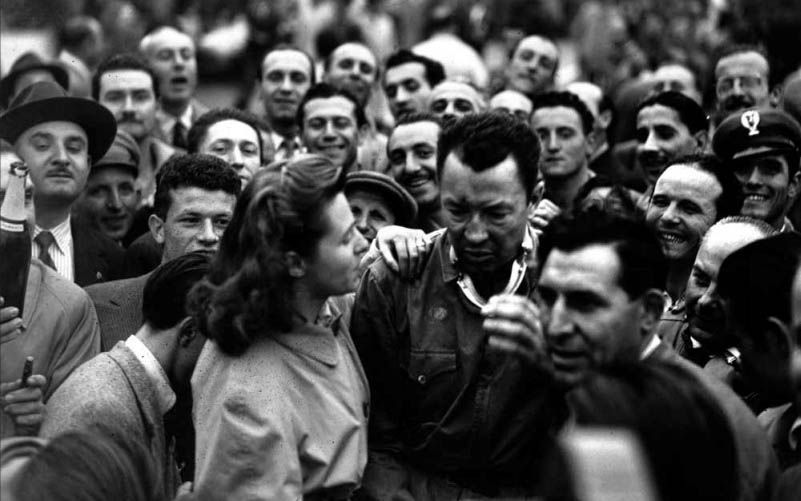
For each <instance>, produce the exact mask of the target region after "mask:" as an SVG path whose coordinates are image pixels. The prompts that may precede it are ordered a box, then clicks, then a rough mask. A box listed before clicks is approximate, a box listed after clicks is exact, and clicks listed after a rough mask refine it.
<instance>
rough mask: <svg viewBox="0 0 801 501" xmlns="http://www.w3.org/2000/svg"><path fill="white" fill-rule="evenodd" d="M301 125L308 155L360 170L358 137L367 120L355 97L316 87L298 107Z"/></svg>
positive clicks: (329, 86)
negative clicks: (326, 158)
mask: <svg viewBox="0 0 801 501" xmlns="http://www.w3.org/2000/svg"><path fill="white" fill-rule="evenodd" d="M298 124H299V125H300V129H301V139H302V141H303V146H304V147H305V148H306V150H307V151H308V152H309V153H319V154H321V155H324V156H326V157H328V158H329V159H330V160H331V161H332V162H333V163H334V165H336V166H338V167H342V168H344V169H345V170H346V171H348V172H352V171H356V170H359V166H358V164H357V153H358V148H359V138H360V136H361V134H362V133H363V132H366V131H365V129H366V127H367V118H366V117H365V116H364V109H362V107H361V106H360V105H359V103H358V102H357V101H356V98H355V97H354V96H353V95H352V94H350V93H349V92H348V91H346V90H340V89H337V88H336V87H333V86H332V85H329V84H327V83H320V84H317V85H315V86H313V87H312V88H310V89H309V91H308V92H307V93H306V95H305V96H304V98H303V100H302V101H301V103H300V106H299V107H298Z"/></svg>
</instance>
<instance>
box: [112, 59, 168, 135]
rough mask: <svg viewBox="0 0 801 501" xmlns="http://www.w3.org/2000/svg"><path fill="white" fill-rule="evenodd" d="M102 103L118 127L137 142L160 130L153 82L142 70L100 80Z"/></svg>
mask: <svg viewBox="0 0 801 501" xmlns="http://www.w3.org/2000/svg"><path fill="white" fill-rule="evenodd" d="M99 85H100V89H99V93H98V102H100V104H102V105H103V106H105V107H106V108H108V110H109V111H110V112H111V113H112V114H113V115H114V119H115V120H116V121H117V126H119V128H120V129H122V130H124V131H125V132H127V133H128V134H130V135H131V136H133V138H134V139H136V141H137V142H141V141H142V140H143V139H144V138H145V137H147V136H148V135H149V134H150V133H151V132H152V131H153V128H154V127H155V126H156V95H155V93H154V92H153V85H154V84H153V79H152V78H151V77H150V75H148V74H147V73H146V72H144V71H141V70H115V71H109V72H106V73H104V74H103V75H102V76H101V77H100V83H99Z"/></svg>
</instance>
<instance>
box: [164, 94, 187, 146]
mask: <svg viewBox="0 0 801 501" xmlns="http://www.w3.org/2000/svg"><path fill="white" fill-rule="evenodd" d="M156 117H157V118H158V124H159V127H160V128H161V132H162V134H163V136H162V137H164V138H165V139H166V141H167V142H168V143H170V144H172V136H173V129H174V128H175V123H176V122H177V121H178V120H181V123H182V124H183V126H184V127H186V131H187V132H189V129H190V128H191V127H192V105H191V104H190V105H189V106H187V107H186V109H185V110H184V112H183V113H182V114H181V116H180V117H178V118H176V117H175V116H174V115H170V114H169V113H167V112H165V111H164V110H162V109H161V108H159V109H158V110H157V111H156Z"/></svg>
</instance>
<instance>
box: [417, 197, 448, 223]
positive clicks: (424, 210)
mask: <svg viewBox="0 0 801 501" xmlns="http://www.w3.org/2000/svg"><path fill="white" fill-rule="evenodd" d="M418 209H419V212H418V214H417V220H418V221H420V222H423V221H431V222H433V223H434V224H435V225H437V226H438V227H440V228H442V227H443V226H445V221H444V220H443V217H442V206H441V205H440V204H439V199H438V200H437V201H436V202H434V203H433V204H430V205H421V206H419V207H418Z"/></svg>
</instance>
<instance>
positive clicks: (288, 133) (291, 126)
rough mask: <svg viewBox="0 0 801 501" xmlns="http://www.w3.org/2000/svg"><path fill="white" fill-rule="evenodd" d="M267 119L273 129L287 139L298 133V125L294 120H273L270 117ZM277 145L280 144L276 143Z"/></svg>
mask: <svg viewBox="0 0 801 501" xmlns="http://www.w3.org/2000/svg"><path fill="white" fill-rule="evenodd" d="M267 121H268V122H269V124H270V128H271V129H273V130H274V131H275V132H276V133H277V134H279V135H281V136H283V137H284V138H286V139H289V138H292V137H295V136H296V135H297V134H298V126H297V125H295V121H294V120H284V119H273V120H271V119H270V118H269V117H268V118H267ZM275 147H276V148H277V147H278V145H277V144H276V145H275Z"/></svg>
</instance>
